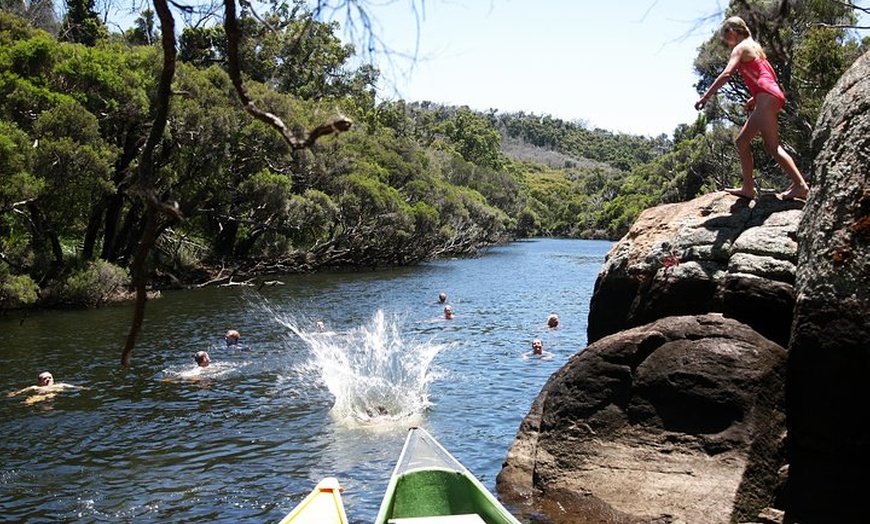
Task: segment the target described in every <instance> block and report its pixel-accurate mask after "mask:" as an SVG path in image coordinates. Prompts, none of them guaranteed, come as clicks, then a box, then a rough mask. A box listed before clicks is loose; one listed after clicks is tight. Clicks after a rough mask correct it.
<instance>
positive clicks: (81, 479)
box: [0, 239, 611, 523]
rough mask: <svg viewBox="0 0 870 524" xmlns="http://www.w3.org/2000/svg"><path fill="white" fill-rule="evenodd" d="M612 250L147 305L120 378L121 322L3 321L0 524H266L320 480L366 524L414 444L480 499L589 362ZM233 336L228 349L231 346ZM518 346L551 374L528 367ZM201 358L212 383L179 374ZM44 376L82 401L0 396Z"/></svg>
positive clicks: (553, 253) (200, 374)
mask: <svg viewBox="0 0 870 524" xmlns="http://www.w3.org/2000/svg"><path fill="white" fill-rule="evenodd" d="M610 247H611V243H609V242H600V241H583V240H551V239H541V240H529V241H523V242H515V243H512V244H509V245H506V246H502V247H498V248H493V249H490V250H488V251H487V252H486V253H485V254H484V255H483V256H481V257H479V258H473V259H459V260H444V261H437V262H431V263H426V264H423V265H420V266H416V267H412V268H402V269H393V270H384V271H375V272H342V273H320V274H315V275H292V276H284V277H278V278H277V280H280V281H281V282H282V285H275V286H263V287H259V286H253V287H225V288H209V289H202V290H193V291H179V292H170V293H165V294H164V295H163V297H162V298H160V299H158V300H152V301H150V302H149V303H148V306H147V311H146V322H145V326H144V330H143V333H142V336H141V338H140V340H139V342H138V344H137V347H136V350H135V352H134V354H133V363H132V365H131V366H130V367H129V368H128V369H121V368H120V367H119V365H118V362H119V360H120V354H121V348H122V346H123V344H124V339H125V337H126V333H127V330H128V329H129V323H130V320H131V317H132V306H131V305H129V304H128V305H123V306H116V307H110V308H104V309H100V310H94V311H67V312H39V313H30V314H28V315H23V314H20V313H18V314H12V315H8V316H6V317H4V318H0V330H2V333H3V335H4V340H6V342H5V343H4V344H3V346H2V349H0V388H2V397H0V434H2V444H0V454H2V457H3V458H2V464H0V521H2V522H33V523H39V522H111V523H116V522H134V521H135V522H258V523H268V522H277V521H278V520H280V519H281V518H282V517H283V516H284V515H285V514H286V513H287V512H289V511H290V510H291V509H292V508H293V506H294V505H295V504H296V503H298V502H299V501H300V500H301V499H302V497H303V496H304V495H305V494H306V493H308V491H309V490H310V489H311V488H312V487H313V486H314V485H315V484H316V483H317V481H318V480H320V479H321V478H323V477H326V476H334V477H337V478H338V479H339V481H340V483H341V485H342V487H343V488H344V493H343V499H344V503H345V507H346V510H347V513H348V517H349V519H350V521H351V522H353V523H370V522H372V521H373V520H374V517H375V515H376V514H377V510H378V506H379V505H380V501H381V497H382V495H383V492H384V489H385V487H386V485H387V482H388V480H389V476H390V473H391V471H392V469H393V466H394V465H395V462H396V459H397V458H398V455H399V452H400V451H401V447H402V443H403V441H404V438H405V435H406V432H407V429H408V427H409V426H412V425H420V426H422V427H425V428H426V429H427V430H428V431H429V432H430V433H432V435H433V436H435V438H436V439H438V440H439V441H440V442H441V443H442V444H443V445H444V446H445V447H446V448H447V449H448V450H449V451H450V452H451V453H452V454H453V455H454V456H455V457H456V458H457V459H459V460H460V461H461V462H462V463H463V464H465V466H466V467H468V468H469V469H470V470H471V471H472V472H473V473H475V475H476V476H477V477H478V478H479V479H480V480H481V481H482V482H483V483H484V485H486V486H487V487H488V488H489V489H490V490H493V491H494V488H495V477H496V475H497V474H498V472H499V470H500V469H501V465H502V462H503V461H504V458H505V456H506V454H507V450H508V447H509V446H510V444H511V442H512V441H513V439H514V436H515V435H516V431H517V428H518V427H519V424H520V422H521V421H522V419H523V417H524V416H525V415H526V413H527V412H528V409H529V407H530V406H531V403H532V401H533V400H534V398H535V397H536V396H537V394H538V392H539V391H540V389H541V387H542V386H543V384H544V383H545V382H546V380H547V378H548V377H549V376H550V375H551V374H552V373H553V372H554V371H556V370H557V369H559V368H560V367H561V366H562V364H564V363H565V361H566V360H567V359H568V357H569V356H571V355H572V354H574V353H576V352H577V351H579V350H581V349H582V348H583V347H585V345H586V321H587V317H588V312H589V311H588V308H589V301H590V298H591V295H592V288H593V285H594V282H595V278H596V276H597V273H598V270H599V269H600V267H601V264H602V263H603V261H604V256H605V254H606V252H607V251H608V250H609V249H610ZM270 279H271V277H270ZM442 291H443V292H445V293H447V295H448V303H449V304H450V305H451V306H452V308H453V310H454V313H455V316H454V318H453V319H452V320H446V319H444V317H443V313H442V306H441V305H440V304H438V294H439V293H440V292H442ZM550 313H557V314H558V315H559V317H560V319H561V323H560V326H559V327H558V328H557V329H555V330H553V329H548V328H547V327H546V319H547V316H548V315H549V314H550ZM318 320H322V321H323V323H324V325H325V326H326V332H323V333H321V332H318V330H317V329H316V328H315V323H316V322H317V321H318ZM230 328H234V329H238V330H239V331H241V333H242V339H241V342H242V343H243V347H235V348H228V347H227V346H226V344H225V343H224V341H223V333H224V332H225V331H226V330H227V329H230ZM533 338H540V339H541V340H543V342H544V348H545V350H547V351H549V352H551V353H552V354H553V357H552V358H551V359H549V360H542V359H535V358H523V353H525V352H526V351H528V350H529V348H530V344H531V340H532V339H533ZM200 350H206V351H208V352H209V354H210V356H211V360H212V364H211V365H210V366H209V367H208V368H205V369H200V368H197V367H196V366H195V364H194V361H193V354H194V353H195V352H196V351H200ZM43 370H50V371H51V372H52V373H53V374H54V377H55V380H56V381H58V382H64V383H68V384H74V385H78V386H82V387H84V388H86V389H81V390H73V389H67V390H64V391H62V392H60V393H58V394H57V395H56V396H55V397H53V398H45V397H33V396H32V395H27V394H21V395H17V396H14V397H9V396H7V393H10V392H15V391H17V390H19V389H21V388H24V387H26V386H29V385H32V384H34V383H35V380H36V375H37V374H38V373H39V372H40V371H43Z"/></svg>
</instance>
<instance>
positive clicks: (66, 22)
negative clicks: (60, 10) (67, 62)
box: [60, 0, 107, 46]
mask: <svg viewBox="0 0 870 524" xmlns="http://www.w3.org/2000/svg"><path fill="white" fill-rule="evenodd" d="M60 31H61V36H62V38H63V39H64V40H68V41H70V42H77V43H80V44H84V45H86V46H93V45H94V44H96V43H97V40H100V39H102V38H105V37H106V36H107V30H106V26H105V24H103V22H102V21H101V20H100V17H99V16H98V15H97V13H96V11H94V0H66V16H65V17H64V19H63V24H61V28H60Z"/></svg>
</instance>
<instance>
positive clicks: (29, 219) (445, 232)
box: [0, 0, 867, 310]
mask: <svg viewBox="0 0 870 524" xmlns="http://www.w3.org/2000/svg"><path fill="white" fill-rule="evenodd" d="M228 2H229V3H228V4H227V5H229V4H232V7H233V8H234V7H235V4H233V2H232V0H228ZM0 5H2V6H3V7H2V10H0V92H2V94H3V96H2V98H0V171H2V172H3V173H4V176H3V177H2V178H0V310H2V309H8V308H17V307H22V306H27V305H29V304H34V303H38V304H40V305H43V306H70V305H75V304H78V305H82V304H87V305H99V304H100V303H102V302H104V301H105V300H108V297H109V296H111V294H112V293H111V292H109V291H106V289H107V286H108V285H111V286H114V287H116V288H121V287H125V286H126V285H127V284H128V280H127V278H128V277H127V276H125V275H126V272H128V271H130V270H131V269H135V264H134V262H135V261H136V260H137V256H138V257H140V258H141V257H146V258H145V259H143V260H142V262H143V264H145V265H144V266H143V267H146V266H147V273H146V274H144V275H143V276H142V281H143V282H144V280H145V278H146V277H147V280H148V282H150V285H162V286H165V285H185V284H186V285H190V284H194V283H203V282H218V281H221V279H222V278H223V279H226V278H230V277H231V276H234V275H239V274H246V273H253V272H261V273H262V272H288V271H312V270H317V269H319V268H325V267H335V266H348V267H359V268H368V267H380V266H390V265H404V264H413V263H417V262H420V261H423V260H427V259H431V258H435V257H440V256H461V255H469V254H474V253H475V252H476V251H477V250H478V249H480V248H481V247H484V246H487V245H491V244H493V243H498V242H503V241H506V240H510V239H513V238H522V237H533V236H563V237H572V238H607V239H616V238H618V237H619V236H621V235H623V234H625V232H626V231H627V230H628V228H629V227H630V225H631V223H632V222H633V221H634V219H635V218H636V217H637V215H638V214H639V213H640V212H641V211H642V210H643V209H645V208H647V207H650V206H654V205H657V204H660V203H665V202H676V201H681V200H687V199H691V198H693V197H695V196H697V195H698V194H700V193H702V192H705V191H710V190H715V189H718V188H721V187H723V186H725V185H730V184H731V183H733V181H734V180H733V178H734V177H735V176H736V173H739V169H737V167H736V166H737V164H736V163H737V158H736V154H735V152H734V150H733V145H732V141H733V137H734V135H735V133H736V131H737V129H738V127H737V126H738V125H740V124H741V123H742V118H743V115H742V114H741V112H740V110H739V106H740V105H741V103H742V102H743V101H745V99H746V97H747V96H748V94H747V92H746V90H745V86H743V85H742V83H741V82H740V81H739V80H735V81H733V82H732V83H731V84H730V85H729V86H728V87H726V88H724V89H722V90H720V96H719V99H718V102H717V103H711V104H709V106H708V109H707V110H706V111H705V112H704V113H702V114H700V115H699V117H698V119H697V120H696V121H695V122H691V123H686V124H684V125H681V126H679V127H678V128H677V129H675V130H674V133H673V136H672V137H668V136H665V135H662V136H659V137H643V136H633V135H626V134H620V133H612V132H609V131H607V130H602V129H589V128H588V127H586V126H585V125H584V124H583V123H582V122H566V121H563V120H560V119H558V118H554V117H552V116H550V115H535V114H526V113H523V112H518V113H499V112H498V111H497V110H490V111H488V112H479V111H474V110H471V109H469V108H467V107H448V106H442V105H438V104H433V103H430V102H426V101H417V102H407V101H402V100H400V101H381V102H379V101H377V98H376V93H377V84H378V79H379V73H378V71H377V70H376V69H374V68H373V67H371V66H370V65H366V64H364V63H363V62H361V61H360V60H358V59H357V58H358V57H357V55H356V50H355V49H354V47H353V45H351V44H346V43H343V42H342V41H341V39H340V38H338V36H337V32H338V30H339V27H338V26H337V24H335V23H327V22H323V21H321V20H319V19H318V17H317V16H316V13H314V12H312V11H311V10H309V9H307V8H306V7H305V3H304V2H301V1H297V2H294V3H292V4H290V5H287V4H281V5H275V6H273V8H272V9H271V10H269V11H268V12H267V13H264V14H262V16H261V15H258V14H255V13H252V12H251V11H250V10H248V9H247V8H246V7H245V5H246V4H243V9H242V11H241V12H240V13H239V14H238V17H237V18H236V14H235V12H234V11H228V12H227V13H226V14H225V15H224V17H225V20H224V21H225V22H226V21H227V20H228V21H229V23H225V25H223V26H222V25H216V24H213V23H212V24H208V23H203V24H187V25H185V26H184V27H182V28H180V29H179V30H178V31H176V30H175V29H174V26H172V30H171V31H170V32H169V33H167V32H166V30H167V26H166V23H167V22H166V20H167V17H170V18H171V14H170V13H168V9H167V7H166V4H165V2H155V4H154V7H155V9H153V10H152V9H150V8H149V9H145V10H144V11H142V13H141V14H140V16H139V18H138V19H137V20H136V23H135V24H134V27H133V28H131V29H128V30H126V31H125V32H123V33H112V32H110V31H108V30H107V28H106V26H105V25H103V24H102V22H100V20H99V18H98V17H95V16H94V11H93V10H94V6H93V2H92V1H89V0H81V1H78V2H77V3H75V2H73V3H70V4H68V8H67V13H66V15H65V17H64V19H63V20H62V21H61V22H57V21H55V20H54V19H53V18H52V17H51V16H48V15H47V12H46V10H45V9H44V6H45V4H44V3H38V2H36V3H29V4H27V6H29V7H27V8H25V7H24V6H23V5H19V4H16V3H15V2H4V3H0ZM782 6H786V7H787V9H782ZM727 14H740V15H742V16H744V18H746V19H747V21H749V22H750V26H751V27H753V28H754V32H755V34H756V36H757V38H758V39H759V40H760V41H761V43H762V45H764V46H765V48H766V49H768V50H769V51H768V54H769V56H770V59H771V62H772V63H773V65H774V67H775V68H776V70H777V73H778V74H779V77H780V80H781V82H782V83H783V85H784V88H785V90H786V92H787V94H788V97H789V102H788V105H787V106H786V111H785V112H784V115H783V122H782V138H783V142H784V143H785V144H786V147H788V148H789V149H790V150H792V151H793V152H794V154H795V155H794V156H795V158H796V159H799V161H800V162H801V163H802V164H803V166H804V167H805V166H806V164H807V163H808V162H809V161H810V160H811V158H809V156H808V155H809V154H810V153H809V147H808V144H809V139H810V135H811V132H812V127H813V123H814V121H815V119H816V117H817V115H818V112H819V109H820V107H821V103H822V100H823V97H824V95H825V94H826V93H827V91H828V90H829V89H830V87H831V86H832V85H833V83H834V82H836V80H837V78H839V76H840V74H841V73H842V72H843V71H844V70H845V68H846V67H848V65H849V64H851V63H852V61H854V59H855V58H856V57H857V56H859V54H860V53H862V52H863V51H864V50H866V48H867V43H866V42H864V43H862V42H858V41H857V40H856V39H855V38H854V37H853V36H851V33H849V32H848V30H847V29H846V28H845V27H844V26H848V25H849V24H850V23H854V20H855V18H854V12H853V11H852V10H851V9H850V8H849V7H848V6H846V5H845V4H842V3H838V2H827V1H822V0H818V1H814V2H798V3H781V2H776V3H774V2H767V1H752V2H747V1H738V0H734V1H732V2H731V5H730V7H729V9H728V13H727ZM233 22H234V23H233ZM170 23H171V20H170ZM176 33H177V34H178V35H179V42H178V46H177V49H178V51H177V55H175V54H174V50H175V47H176V46H175V41H174V34H176ZM168 50H169V51H168ZM727 56H728V55H727V50H726V49H725V48H723V47H722V44H721V42H720V41H719V39H718V38H717V37H716V35H711V38H710V39H709V41H707V42H706V43H705V44H704V45H703V46H702V47H701V49H700V51H699V54H698V57H697V59H696V61H695V67H696V70H697V72H698V74H699V81H698V84H697V85H696V88H697V89H698V91H699V92H702V91H703V90H704V89H706V87H707V86H708V85H709V84H710V83H711V82H712V81H713V79H714V78H715V77H716V75H718V73H719V71H720V70H721V68H722V67H723V66H724V63H725V60H726V59H727ZM170 66H171V67H170ZM161 101H162V102H161ZM161 122H162V124H161ZM351 122H353V126H352V127H351V124H350V123H351ZM158 124H160V125H158ZM336 126H340V127H341V128H340V129H339V128H338V127H336ZM308 130H313V131H311V132H309V131H308ZM339 131H343V133H342V134H338V132H339ZM765 158H766V156H765V155H763V153H762V154H760V155H759V164H758V165H759V166H760V168H761V170H762V172H763V173H766V174H767V175H766V176H770V177H774V176H780V175H778V174H777V171H776V170H775V169H771V166H769V165H767V164H765V163H763V162H761V161H762V160H764V159H765ZM149 231H150V233H149ZM143 235H144V236H143ZM146 237H153V245H154V249H153V250H150V249H149V250H145V251H142V246H143V238H146ZM146 263H147V264H146ZM222 268H223V272H221V269H222ZM89 283H90V284H89ZM142 285H143V286H144V284H142ZM83 286H84V287H88V286H90V287H92V288H99V289H100V291H99V292H94V293H83V292H82V291H81V289H82V287H83ZM111 286H110V287H111Z"/></svg>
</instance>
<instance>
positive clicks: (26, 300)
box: [0, 261, 39, 312]
mask: <svg viewBox="0 0 870 524" xmlns="http://www.w3.org/2000/svg"><path fill="white" fill-rule="evenodd" d="M38 292H39V286H38V285H37V284H36V282H34V281H33V279H32V278H30V277H29V276H28V275H15V274H13V273H11V272H10V270H9V266H8V265H7V264H5V263H3V262H2V261H0V312H2V311H5V310H10V309H19V308H22V307H25V306H30V305H32V304H35V303H36V300H37V298H38Z"/></svg>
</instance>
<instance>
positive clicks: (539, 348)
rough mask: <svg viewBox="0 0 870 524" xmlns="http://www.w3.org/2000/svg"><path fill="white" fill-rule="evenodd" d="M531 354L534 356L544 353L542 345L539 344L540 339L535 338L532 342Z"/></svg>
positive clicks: (541, 343)
mask: <svg viewBox="0 0 870 524" xmlns="http://www.w3.org/2000/svg"><path fill="white" fill-rule="evenodd" d="M532 352H533V353H534V354H535V355H540V354H541V353H543V352H544V343H543V342H541V339H538V338H536V339H535V340H532Z"/></svg>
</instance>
